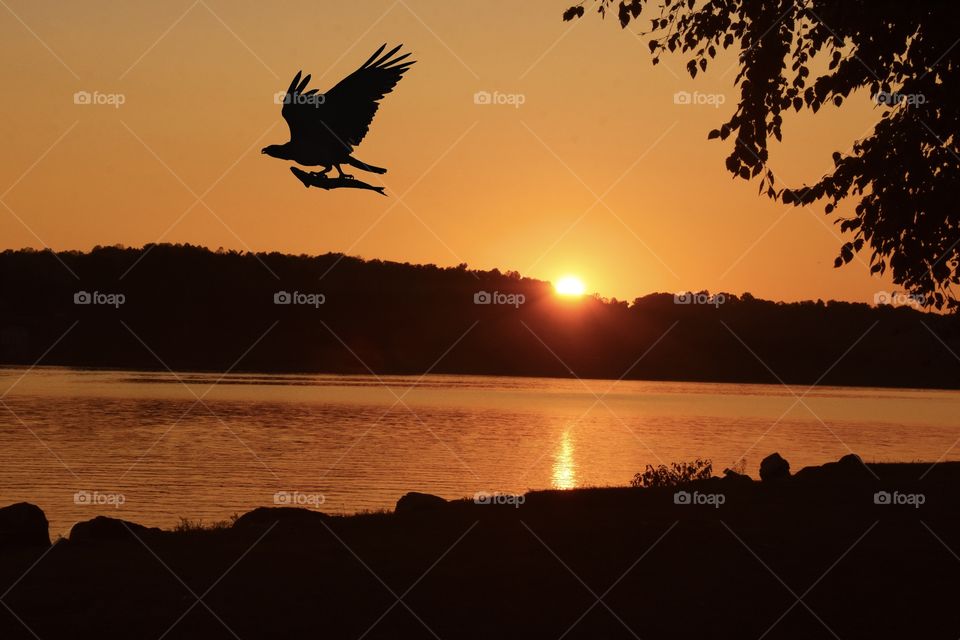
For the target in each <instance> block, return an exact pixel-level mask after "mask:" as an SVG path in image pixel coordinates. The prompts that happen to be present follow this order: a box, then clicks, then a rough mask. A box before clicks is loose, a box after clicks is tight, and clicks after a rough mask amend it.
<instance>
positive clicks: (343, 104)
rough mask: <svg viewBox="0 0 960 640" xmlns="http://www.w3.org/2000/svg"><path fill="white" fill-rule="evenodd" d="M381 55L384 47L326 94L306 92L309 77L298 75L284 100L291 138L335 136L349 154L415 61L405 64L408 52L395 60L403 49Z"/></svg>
mask: <svg viewBox="0 0 960 640" xmlns="http://www.w3.org/2000/svg"><path fill="white" fill-rule="evenodd" d="M402 46H403V45H402V44H401V45H398V46H397V47H395V48H393V49H391V50H390V51H388V52H387V53H385V54H383V55H382V56H381V53H383V50H384V49H385V48H386V47H387V45H385V44H384V45H383V46H381V47H380V48H379V49H377V51H376V52H375V53H374V54H373V55H372V56H370V58H369V59H368V60H367V61H366V62H365V63H363V65H361V67H360V68H359V69H357V70H356V71H354V72H353V73H351V74H350V75H349V76H347V77H346V78H344V79H343V80H341V81H340V82H339V83H337V85H336V86H334V87H333V88H332V89H330V90H329V91H328V92H327V93H325V94H318V93H317V90H316V89H311V90H310V91H306V92H305V91H304V89H306V87H307V84H308V83H309V82H310V76H309V75H308V76H306V77H305V78H303V80H301V79H300V73H297V75H296V77H295V78H294V79H293V82H292V83H290V88H289V89H287V95H286V97H285V99H284V105H283V110H282V114H283V118H284V120H286V121H287V124H288V125H289V126H290V139H291V140H298V139H299V140H303V141H304V142H310V141H312V140H315V141H317V142H320V143H325V142H327V141H328V139H329V138H330V137H331V136H332V137H334V138H336V139H337V140H338V141H339V142H340V143H341V144H342V145H344V146H345V147H347V150H348V151H349V150H350V149H351V148H352V147H354V146H355V145H357V144H359V143H360V141H361V140H363V137H364V136H365V135H367V131H368V130H369V129H370V122H372V121H373V116H374V115H375V114H376V113H377V108H378V107H379V106H380V105H379V101H380V100H381V99H382V98H383V97H384V96H385V95H387V94H388V93H390V91H392V90H393V88H394V87H395V86H396V85H397V82H399V81H400V78H401V77H403V74H404V72H406V70H407V69H409V68H410V65H412V64H413V63H414V62H415V61H414V60H410V61H409V62H403V60H404V59H405V58H407V56H409V55H410V54H409V53H405V54H403V55H401V56H397V57H393V56H394V54H395V53H397V51H399V50H400V47H402Z"/></svg>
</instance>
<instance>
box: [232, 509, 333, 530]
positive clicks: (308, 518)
mask: <svg viewBox="0 0 960 640" xmlns="http://www.w3.org/2000/svg"><path fill="white" fill-rule="evenodd" d="M329 517H330V516H328V515H327V514H325V513H323V512H321V511H314V510H313V509H304V508H302V507H257V508H256V509H254V510H253V511H248V512H247V513H245V514H243V515H242V516H240V517H239V518H237V520H236V522H234V523H233V528H234V529H257V530H260V529H263V530H268V529H270V528H271V527H275V526H276V527H281V528H288V527H289V528H303V527H311V526H320V523H321V521H323V520H326V519H328V518H329Z"/></svg>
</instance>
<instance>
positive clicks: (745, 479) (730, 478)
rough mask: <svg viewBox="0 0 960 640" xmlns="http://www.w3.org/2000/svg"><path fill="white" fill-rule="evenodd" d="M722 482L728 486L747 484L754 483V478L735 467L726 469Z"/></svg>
mask: <svg viewBox="0 0 960 640" xmlns="http://www.w3.org/2000/svg"><path fill="white" fill-rule="evenodd" d="M721 482H723V483H724V484H725V485H727V486H741V485H742V486H746V485H749V484H753V478H751V477H750V476H748V475H747V474H745V473H738V472H736V471H734V470H733V469H724V470H723V478H721Z"/></svg>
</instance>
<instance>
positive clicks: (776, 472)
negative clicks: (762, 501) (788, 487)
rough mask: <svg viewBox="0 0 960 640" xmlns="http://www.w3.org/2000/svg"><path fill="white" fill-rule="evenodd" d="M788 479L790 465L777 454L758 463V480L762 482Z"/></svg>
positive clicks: (772, 454)
mask: <svg viewBox="0 0 960 640" xmlns="http://www.w3.org/2000/svg"><path fill="white" fill-rule="evenodd" d="M789 477H790V463H789V462H787V461H786V460H785V459H784V458H783V456H781V455H780V454H779V453H771V454H770V455H768V456H767V457H766V458H764V459H763V460H762V461H761V462H760V479H761V480H763V481H764V482H771V481H775V480H782V479H784V478H789Z"/></svg>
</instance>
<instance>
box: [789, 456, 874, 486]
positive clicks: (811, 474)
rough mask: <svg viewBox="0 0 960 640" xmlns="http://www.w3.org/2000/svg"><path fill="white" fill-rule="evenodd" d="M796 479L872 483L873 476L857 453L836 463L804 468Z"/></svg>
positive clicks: (798, 472)
mask: <svg viewBox="0 0 960 640" xmlns="http://www.w3.org/2000/svg"><path fill="white" fill-rule="evenodd" d="M794 477H796V478H802V479H804V480H809V481H815V482H835V483H840V482H855V481H860V482H871V481H873V480H875V478H874V476H873V474H872V473H871V472H870V470H869V469H868V468H867V466H866V464H864V462H863V460H862V459H861V458H860V456H858V455H857V454H855V453H848V454H847V455H845V456H843V457H842V458H840V459H839V460H837V461H836V462H827V463H825V464H822V465H820V466H813V467H804V468H803V469H800V471H797V473H796V474H795V476H794Z"/></svg>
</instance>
